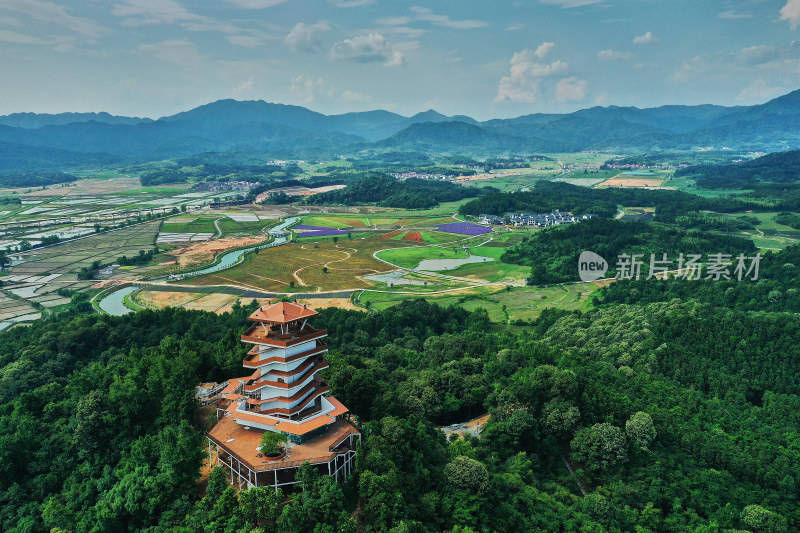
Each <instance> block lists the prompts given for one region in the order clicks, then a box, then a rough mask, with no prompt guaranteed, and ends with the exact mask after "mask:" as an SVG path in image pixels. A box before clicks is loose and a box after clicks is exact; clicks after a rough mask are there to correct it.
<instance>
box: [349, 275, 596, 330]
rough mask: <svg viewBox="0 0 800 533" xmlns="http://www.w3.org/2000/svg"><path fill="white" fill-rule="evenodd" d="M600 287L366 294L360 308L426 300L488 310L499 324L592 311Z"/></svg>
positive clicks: (489, 288) (376, 307)
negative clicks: (549, 311) (552, 312)
mask: <svg viewBox="0 0 800 533" xmlns="http://www.w3.org/2000/svg"><path fill="white" fill-rule="evenodd" d="M598 288H599V287H597V286H596V285H594V284H590V283H576V284H571V285H558V286H552V287H513V288H512V289H511V290H510V291H509V290H507V289H504V288H498V287H496V286H492V287H486V286H484V287H475V288H471V289H464V290H463V291H454V292H450V293H441V294H428V295H401V294H392V293H386V292H372V291H366V292H364V293H363V294H361V295H360V297H359V300H358V303H359V305H362V306H366V305H367V302H369V304H370V306H371V307H373V308H374V309H377V310H382V309H386V308H388V307H391V306H393V305H396V304H398V303H400V302H401V301H403V300H405V299H408V298H425V299H426V300H428V301H430V302H435V303H437V304H439V305H441V306H450V305H454V306H458V307H463V308H464V309H467V310H474V309H477V308H479V307H482V308H484V309H486V311H487V312H488V313H489V318H490V319H491V320H492V321H496V322H507V321H514V320H533V319H535V318H537V317H538V316H539V314H540V313H541V312H542V310H543V309H546V308H551V307H552V308H557V309H565V310H568V311H574V310H586V309H589V308H591V307H592V304H591V300H590V295H591V294H592V293H593V292H595V291H597V290H598Z"/></svg>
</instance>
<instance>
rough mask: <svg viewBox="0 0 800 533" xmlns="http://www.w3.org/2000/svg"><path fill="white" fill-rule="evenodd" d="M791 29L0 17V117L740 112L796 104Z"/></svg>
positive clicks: (781, 25)
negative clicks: (605, 109) (229, 106)
mask: <svg viewBox="0 0 800 533" xmlns="http://www.w3.org/2000/svg"><path fill="white" fill-rule="evenodd" d="M799 25H800V0H719V1H717V0H703V1H699V0H527V1H502V0H497V1H492V2H489V1H480V2H477V1H476V2H466V1H464V0H461V1H455V0H441V1H429V2H421V1H418V0H417V1H410V2H406V1H404V0H392V1H388V0H215V1H205V0H192V1H189V0H72V1H69V2H66V1H60V2H58V1H47V0H0V73H2V76H1V77H2V83H0V114H7V113H12V112H19V111H34V112H61V111H108V112H110V113H114V114H124V115H136V116H149V117H158V116H163V115H167V114H173V113H175V112H178V111H182V110H186V109H189V108H192V107H195V106H198V105H202V104H204V103H208V102H210V101H214V100H218V99H222V98H236V99H240V100H251V99H263V100H266V101H270V102H280V103H287V104H296V105H303V106H306V107H309V108H311V109H314V110H317V111H321V112H324V113H343V112H348V111H363V110H369V109H388V110H391V111H395V112H398V113H402V114H406V115H410V114H413V113H416V112H419V111H423V110H426V109H428V108H434V109H436V110H438V111H440V112H442V113H445V114H448V115H450V114H467V115H470V116H473V117H475V118H478V119H488V118H493V117H510V116H518V115H523V114H528V113H534V112H566V111H572V110H575V109H580V108H585V107H591V106H594V105H621V106H627V105H634V106H638V107H651V106H658V105H664V104H700V103H717V104H724V105H745V104H753V103H760V102H763V101H766V100H768V99H770V98H773V97H775V96H779V95H781V94H784V93H787V92H789V91H792V90H795V89H797V88H800V29H798V26H799Z"/></svg>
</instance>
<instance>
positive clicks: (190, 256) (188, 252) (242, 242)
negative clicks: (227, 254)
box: [168, 237, 266, 267]
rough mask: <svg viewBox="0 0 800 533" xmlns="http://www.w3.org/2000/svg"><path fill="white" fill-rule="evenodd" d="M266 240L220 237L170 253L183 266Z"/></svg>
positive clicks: (202, 261) (211, 258)
mask: <svg viewBox="0 0 800 533" xmlns="http://www.w3.org/2000/svg"><path fill="white" fill-rule="evenodd" d="M265 240H266V238H265V237H241V238H236V239H218V240H215V241H208V242H203V243H197V244H192V245H190V246H184V247H182V248H177V249H175V250H172V251H171V252H169V253H168V255H171V256H174V257H175V258H176V261H177V263H178V265H180V266H181V267H188V266H192V265H197V264H202V263H208V262H209V261H212V260H213V259H214V256H216V255H217V254H218V253H220V252H224V251H226V250H231V249H233V248H241V247H243V246H253V245H255V244H259V243H262V242H264V241H265Z"/></svg>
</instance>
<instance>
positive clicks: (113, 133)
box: [0, 90, 800, 171]
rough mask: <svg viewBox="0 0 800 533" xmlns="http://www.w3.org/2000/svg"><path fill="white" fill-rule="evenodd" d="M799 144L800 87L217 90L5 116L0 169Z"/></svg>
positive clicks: (0, 127) (776, 147) (771, 147)
mask: <svg viewBox="0 0 800 533" xmlns="http://www.w3.org/2000/svg"><path fill="white" fill-rule="evenodd" d="M798 146H800V90H798V91H794V92H792V93H789V94H787V95H785V96H781V97H779V98H776V99H774V100H771V101H769V102H766V103H764V104H760V105H754V106H739V107H723V106H715V105H700V106H663V107H657V108H650V109H638V108H635V107H616V106H610V107H593V108H590V109H583V110H580V111H576V112H574V113H568V114H543V113H539V114H533V115H525V116H521V117H517V118H512V119H494V120H488V121H485V122H478V121H476V120H474V119H472V118H470V117H467V116H461V115H457V116H450V117H448V116H445V115H442V114H440V113H437V112H436V111H434V110H428V111H425V112H423V113H418V114H416V115H414V116H412V117H405V116H402V115H398V114H396V113H392V112H389V111H382V110H377V111H366V112H359V113H346V114H343V115H324V114H322V113H317V112H315V111H312V110H310V109H306V108H304V107H300V106H291V105H283V104H274V103H268V102H264V101H262V100H258V101H236V100H219V101H217V102H213V103H210V104H206V105H203V106H200V107H197V108H195V109H192V110H189V111H185V112H182V113H178V114H176V115H172V116H168V117H163V118H160V119H158V120H151V119H146V118H136V117H122V116H113V115H110V114H108V113H61V114H35V113H15V114H12V115H6V116H0V171H10V170H12V171H13V170H33V169H45V168H54V167H60V166H67V167H70V166H81V165H98V164H123V163H130V162H139V161H147V160H159V159H170V158H177V157H185V156H190V155H195V154H200V153H206V152H217V153H219V152H222V153H228V152H235V153H239V154H245V155H248V156H253V155H256V156H262V157H268V158H318V157H320V158H321V157H328V156H332V155H334V154H345V155H349V154H356V153H358V152H360V151H363V150H401V151H418V152H429V153H450V154H466V155H498V154H503V153H516V154H526V153H537V152H538V153H540V152H557V151H566V152H571V151H580V150H619V151H625V152H645V151H646V152H653V151H659V150H670V151H675V150H698V149H701V148H708V147H714V148H715V149H717V150H721V149H723V148H730V149H732V150H758V151H775V150H784V149H788V148H797V147H798Z"/></svg>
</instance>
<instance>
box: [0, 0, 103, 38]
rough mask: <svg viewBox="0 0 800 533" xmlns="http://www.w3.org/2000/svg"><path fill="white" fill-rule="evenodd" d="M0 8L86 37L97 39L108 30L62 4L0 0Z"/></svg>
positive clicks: (41, 0)
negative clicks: (77, 14) (72, 12)
mask: <svg viewBox="0 0 800 533" xmlns="http://www.w3.org/2000/svg"><path fill="white" fill-rule="evenodd" d="M0 8H3V9H7V10H9V11H14V12H17V13H22V14H25V15H28V16H29V17H31V18H32V19H34V20H38V21H40V22H48V23H50V24H56V25H58V26H63V27H65V28H67V29H69V30H72V31H74V32H75V33H78V34H80V35H83V36H84V37H87V38H88V39H97V38H98V37H100V36H102V35H104V34H105V33H107V32H108V30H107V29H106V28H104V27H102V26H100V25H99V24H97V23H95V22H94V21H92V20H89V19H86V18H82V17H76V16H74V15H70V14H69V13H68V12H67V10H66V9H65V8H64V7H63V6H60V5H57V4H54V3H52V2H45V1H43V0H25V1H24V2H20V1H19V0H0Z"/></svg>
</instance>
